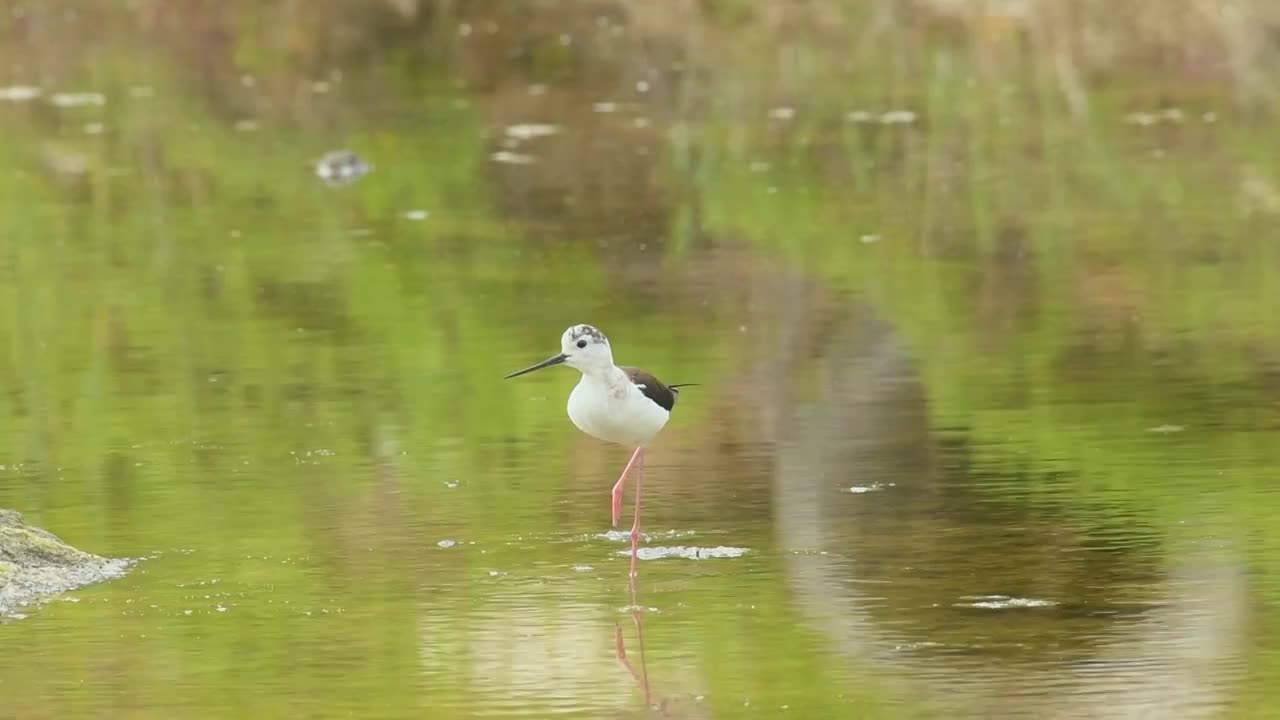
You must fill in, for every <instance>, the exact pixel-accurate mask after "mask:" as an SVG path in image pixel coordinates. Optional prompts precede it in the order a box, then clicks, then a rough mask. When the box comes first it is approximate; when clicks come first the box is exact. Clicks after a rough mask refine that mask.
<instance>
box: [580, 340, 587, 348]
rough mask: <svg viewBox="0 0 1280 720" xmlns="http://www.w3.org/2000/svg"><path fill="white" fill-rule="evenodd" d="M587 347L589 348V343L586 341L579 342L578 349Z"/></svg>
mask: <svg viewBox="0 0 1280 720" xmlns="http://www.w3.org/2000/svg"><path fill="white" fill-rule="evenodd" d="M586 346H587V341H586V340H579V341H578V347H580V348H584V347H586Z"/></svg>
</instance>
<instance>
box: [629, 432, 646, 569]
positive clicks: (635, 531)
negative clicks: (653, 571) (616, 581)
mask: <svg viewBox="0 0 1280 720" xmlns="http://www.w3.org/2000/svg"><path fill="white" fill-rule="evenodd" d="M636 452H638V453H639V454H640V460H639V464H637V465H636V506H635V508H633V509H632V511H631V512H632V515H633V516H634V517H635V522H633V523H632V524H631V577H635V576H636V560H638V559H639V554H640V489H641V488H642V487H643V486H644V448H640V449H639V450H637V451H636Z"/></svg>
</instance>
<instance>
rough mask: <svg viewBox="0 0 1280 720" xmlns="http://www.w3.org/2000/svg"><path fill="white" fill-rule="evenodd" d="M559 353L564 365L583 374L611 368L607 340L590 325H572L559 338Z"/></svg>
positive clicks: (611, 361) (611, 360) (611, 356)
mask: <svg viewBox="0 0 1280 720" xmlns="http://www.w3.org/2000/svg"><path fill="white" fill-rule="evenodd" d="M560 352H561V353H562V354H563V355H564V364H565V365H568V366H569V367H572V368H577V369H578V370H581V371H582V372H583V373H591V372H595V371H600V370H608V369H610V368H612V367H613V350H612V349H610V348H609V338H607V337H605V336H604V333H602V332H600V331H599V330H597V329H595V328H594V327H592V326H590V325H574V326H573V327H571V328H569V329H568V330H565V331H564V334H563V335H561V336H560Z"/></svg>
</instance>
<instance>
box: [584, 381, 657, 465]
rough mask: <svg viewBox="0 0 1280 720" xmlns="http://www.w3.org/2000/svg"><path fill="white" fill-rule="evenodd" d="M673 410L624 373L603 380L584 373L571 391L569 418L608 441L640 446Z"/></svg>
mask: <svg viewBox="0 0 1280 720" xmlns="http://www.w3.org/2000/svg"><path fill="white" fill-rule="evenodd" d="M669 417H671V413H669V412H667V411H666V410H664V409H662V407H661V406H660V405H658V404H657V403H655V402H654V401H652V400H650V399H649V398H647V397H645V396H644V393H642V392H640V389H639V388H637V387H636V386H635V385H633V384H632V383H631V381H630V380H629V379H627V377H626V376H625V375H623V374H622V373H621V372H619V373H618V376H617V377H614V378H609V379H608V380H602V379H599V378H594V377H590V376H587V375H583V376H582V380H581V381H580V382H579V383H578V384H577V385H576V386H575V387H574V388H573V392H571V393H569V419H570V420H572V421H573V424H574V425H576V426H578V429H579V430H581V431H582V432H584V433H586V434H588V435H590V436H592V437H594V438H597V439H600V440H604V441H605V442H612V443H618V444H621V445H631V446H636V447H639V446H641V445H644V444H646V443H648V442H649V441H650V440H652V439H653V436H654V435H657V434H658V431H659V430H661V429H662V426H663V425H666V424H667V418H669Z"/></svg>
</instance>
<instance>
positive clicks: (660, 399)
mask: <svg viewBox="0 0 1280 720" xmlns="http://www.w3.org/2000/svg"><path fill="white" fill-rule="evenodd" d="M621 370H622V372H624V373H626V374H627V377H628V378H630V379H631V384H632V385H635V386H636V388H637V389H639V390H640V392H641V393H644V396H645V397H647V398H649V399H650V400H652V401H653V402H654V403H655V404H656V405H657V406H658V407H660V408H662V409H663V410H666V411H667V412H671V408H673V407H675V406H676V396H677V395H678V394H679V392H680V391H679V390H676V389H673V388H669V387H667V386H666V385H663V384H662V382H661V381H660V380H658V378H656V377H654V376H653V375H650V374H649V373H647V372H645V371H644V370H641V369H639V368H633V367H624V368H621Z"/></svg>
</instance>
